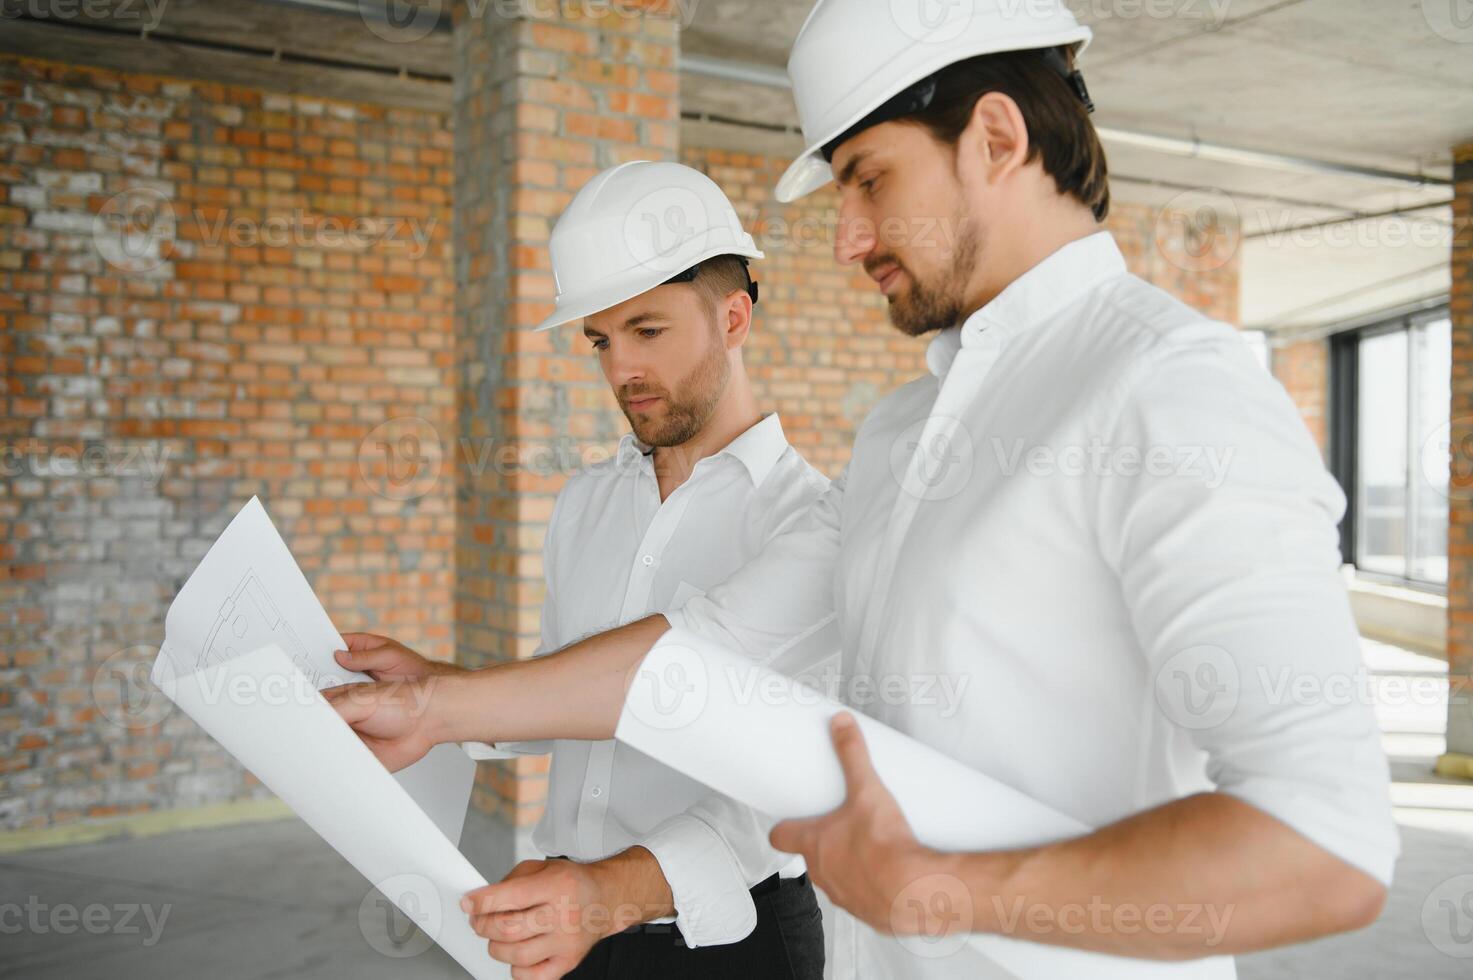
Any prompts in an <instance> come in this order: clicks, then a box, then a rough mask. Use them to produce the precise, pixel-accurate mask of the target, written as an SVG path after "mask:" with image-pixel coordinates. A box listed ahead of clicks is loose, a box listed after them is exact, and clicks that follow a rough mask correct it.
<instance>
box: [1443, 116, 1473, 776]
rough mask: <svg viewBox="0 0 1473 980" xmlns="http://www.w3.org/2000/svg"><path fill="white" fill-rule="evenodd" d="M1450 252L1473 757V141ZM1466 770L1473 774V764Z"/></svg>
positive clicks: (1452, 639)
mask: <svg viewBox="0 0 1473 980" xmlns="http://www.w3.org/2000/svg"><path fill="white" fill-rule="evenodd" d="M1455 161H1456V162H1455V165H1454V166H1455V173H1454V177H1455V182H1456V190H1455V195H1454V196H1455V200H1454V202H1453V218H1454V222H1453V228H1454V231H1455V237H1454V239H1453V251H1452V303H1451V305H1452V330H1453V377H1452V388H1453V399H1452V424H1453V428H1452V451H1453V453H1454V456H1453V464H1452V486H1451V493H1450V496H1451V507H1450V513H1449V518H1448V524H1449V527H1448V544H1447V547H1448V582H1447V596H1448V610H1447V612H1448V617H1447V618H1448V631H1447V654H1448V663H1449V668H1450V675H1451V677H1452V679H1453V691H1454V694H1455V695H1456V694H1458V693H1459V692H1461V694H1462V697H1461V698H1459V697H1453V698H1452V699H1450V707H1449V709H1448V730H1447V747H1448V751H1449V752H1456V753H1460V754H1461V755H1463V756H1466V757H1469V758H1473V143H1469V144H1466V145H1464V146H1461V147H1459V148H1458V149H1457V150H1456V152H1455ZM1463 774H1464V775H1465V776H1467V775H1473V765H1470V766H1465V767H1464V769H1463Z"/></svg>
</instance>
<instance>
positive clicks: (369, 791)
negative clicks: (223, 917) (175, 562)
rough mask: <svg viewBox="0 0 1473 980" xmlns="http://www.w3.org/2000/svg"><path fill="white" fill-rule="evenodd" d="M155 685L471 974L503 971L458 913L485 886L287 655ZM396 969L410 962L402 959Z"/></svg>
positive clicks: (233, 660)
mask: <svg viewBox="0 0 1473 980" xmlns="http://www.w3.org/2000/svg"><path fill="white" fill-rule="evenodd" d="M154 676H155V681H156V683H158V684H159V687H160V689H161V690H163V691H164V693H165V694H167V695H168V696H169V697H170V699H172V700H173V701H174V703H175V704H177V705H179V707H180V708H182V709H183V710H184V712H185V714H187V715H189V717H191V718H193V719H194V720H195V721H196V722H197V723H198V724H199V726H200V727H201V728H203V729H204V730H205V731H206V732H207V733H209V735H210V736H211V737H212V738H214V739H215V741H217V742H219V743H220V744H221V745H222V746H224V747H225V748H226V749H227V750H229V752H230V753H231V754H232V755H234V756H235V757H236V758H237V759H239V760H240V762H241V764H243V765H244V766H245V767H246V768H247V769H249V770H250V771H251V772H253V773H255V774H256V776H257V777H258V778H260V780H261V782H262V783H264V784H265V785H266V786H267V787H269V788H270V789H271V791H272V792H273V793H275V794H276V795H277V796H278V797H280V798H281V799H282V801H283V802H285V803H286V804H287V805H288V806H290V807H291V808H292V809H293V810H294V811H295V812H296V813H297V815H298V816H300V817H301V818H302V819H303V820H304V821H305V822H306V823H307V825H308V826H310V827H311V828H312V829H313V830H315V831H316V832H317V833H318V834H320V835H321V836H322V838H323V839H324V840H325V841H327V842H328V843H329V844H331V845H332V847H333V849H334V850H336V851H337V852H338V853H339V854H341V855H342V856H343V857H344V858H346V859H347V861H348V863H349V864H351V865H353V867H354V868H356V869H357V870H358V872H359V873H360V874H362V875H363V877H364V878H366V879H368V881H369V882H370V883H371V884H373V885H374V887H376V888H378V889H379V891H380V892H382V893H383V894H384V896H385V897H386V898H388V899H389V900H391V901H392V902H394V903H395V904H396V905H398V906H399V908H400V909H401V910H402V911H403V912H404V914H405V915H407V916H409V918H410V919H411V921H413V922H414V923H415V924H416V925H417V926H419V928H420V929H421V931H423V932H424V933H425V934H426V935H428V936H429V937H430V938H431V939H433V940H434V941H435V942H437V943H439V944H440V946H441V947H443V948H444V949H445V951H446V952H447V953H449V954H450V955H451V956H453V957H454V958H455V960H456V961H457V962H458V963H460V965H461V966H463V967H465V969H466V971H467V972H468V973H470V974H471V975H472V976H473V977H476V978H477V980H501V978H505V977H509V976H510V971H509V969H508V968H507V966H506V965H505V964H503V963H499V962H497V961H495V960H493V959H491V957H490V954H489V953H488V952H487V950H486V941H485V940H484V939H482V938H481V937H480V936H477V935H476V934H475V932H473V931H472V930H471V927H470V921H469V919H468V917H467V916H466V915H465V913H464V912H462V911H461V910H460V899H461V897H462V896H463V895H464V894H465V893H466V892H468V891H471V890H472V889H475V888H480V887H482V886H484V885H485V884H486V879H485V878H483V877H481V875H480V873H479V872H477V871H476V869H475V868H474V867H472V866H471V863H470V862H469V861H467V860H466V859H465V856H464V855H462V854H461V853H460V851H458V850H456V848H455V845H454V844H452V843H451V842H450V841H449V840H448V839H447V838H446V837H445V835H444V834H442V833H441V832H440V830H439V828H437V827H436V826H435V824H434V822H433V821H432V820H431V819H430V818H429V817H428V816H427V815H426V814H425V812H424V811H423V810H421V809H420V808H419V806H418V805H416V803H415V801H414V800H412V799H411V798H410V796H409V794H408V793H407V792H405V790H404V788H403V787H402V786H400V784H399V783H398V782H396V781H395V780H394V778H393V776H392V775H390V773H389V771H388V770H387V769H385V768H384V766H383V764H382V763H381V762H379V761H378V759H377V758H376V757H375V756H374V754H373V753H372V752H371V751H369V749H368V748H367V747H366V746H365V745H364V744H363V742H362V741H361V740H360V739H359V737H358V736H357V735H356V734H355V733H354V732H353V730H352V729H351V728H349V727H348V726H347V725H346V724H345V723H344V722H343V720H342V718H340V717H339V716H338V713H337V712H336V711H335V710H334V709H333V707H332V706H331V705H330V704H328V703H327V702H326V701H325V700H323V698H322V696H321V695H320V694H318V693H317V688H316V686H315V684H314V683H312V681H311V680H309V679H307V678H306V677H305V676H304V675H303V674H302V673H301V672H300V671H299V669H298V666H297V663H296V658H295V656H294V654H289V653H287V652H286V651H285V650H284V649H283V648H282V647H281V646H279V645H277V644H274V643H273V644H270V645H267V646H264V647H261V648H260V649H257V650H253V651H251V652H249V653H237V654H236V655H235V656H231V657H227V658H225V659H224V660H222V661H221V662H220V663H217V664H212V665H210V666H207V667H205V668H204V669H203V670H199V671H195V672H193V673H189V674H184V675H174V674H173V673H172V664H170V663H168V662H164V663H162V664H160V665H159V666H158V667H156V670H155V675H154ZM405 970H406V975H409V973H411V972H412V965H410V964H409V962H406V966H405Z"/></svg>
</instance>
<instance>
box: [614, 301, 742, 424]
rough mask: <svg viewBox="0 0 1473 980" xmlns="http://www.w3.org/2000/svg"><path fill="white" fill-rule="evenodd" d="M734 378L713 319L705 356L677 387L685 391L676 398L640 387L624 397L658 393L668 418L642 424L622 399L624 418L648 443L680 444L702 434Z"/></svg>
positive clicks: (621, 405)
mask: <svg viewBox="0 0 1473 980" xmlns="http://www.w3.org/2000/svg"><path fill="white" fill-rule="evenodd" d="M730 378H731V362H730V361H729V360H727V356H726V348H725V347H724V346H723V345H722V343H721V340H720V333H719V331H718V330H717V328H716V324H715V322H714V321H712V323H711V345H710V347H709V348H708V350H707V353H706V356H705V357H703V358H702V359H701V362H700V363H699V364H697V365H696V366H695V368H694V369H693V370H692V371H691V373H690V374H688V375H686V376H685V378H683V379H682V380H681V382H680V383H679V385H677V386H676V390H678V391H680V392H682V393H683V394H682V395H681V396H680V397H679V399H677V398H676V397H675V396H674V395H672V394H671V393H670V392H668V391H654V390H651V389H641V390H639V391H633V392H626V394H625V399H627V398H629V397H630V396H636V397H637V396H639V395H642V394H657V395H659V396H660V397H662V398H663V399H664V400H665V417H664V418H663V419H659V420H651V421H649V422H645V423H643V424H641V423H639V422H636V421H635V417H634V415H633V414H631V413H630V411H629V409H628V408H627V407H626V406H625V404H624V402H623V401H622V400H621V403H620V407H621V408H623V409H624V417H625V418H627V419H628V420H629V425H630V427H631V428H632V429H634V434H635V435H636V436H638V437H639V439H640V441H641V442H643V443H644V444H645V445H647V446H661V447H666V446H680V445H683V444H685V443H687V442H689V441H690V440H692V439H694V438H695V437H696V436H697V435H699V434H700V432H701V430H702V429H704V428H705V427H706V423H707V422H709V421H710V419H711V415H712V413H713V412H715V410H716V404H717V402H719V401H721V396H722V394H724V393H725V392H726V383H727V381H728V380H729V379H730Z"/></svg>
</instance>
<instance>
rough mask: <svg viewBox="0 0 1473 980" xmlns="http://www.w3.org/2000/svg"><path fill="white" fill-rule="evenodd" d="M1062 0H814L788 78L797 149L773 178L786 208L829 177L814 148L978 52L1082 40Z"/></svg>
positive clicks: (1085, 39)
mask: <svg viewBox="0 0 1473 980" xmlns="http://www.w3.org/2000/svg"><path fill="white" fill-rule="evenodd" d="M1090 36H1091V33H1090V29H1089V28H1088V27H1085V26H1083V25H1081V24H1080V23H1079V22H1078V21H1077V20H1075V19H1074V15H1073V14H1072V13H1070V11H1069V8H1068V7H1066V6H1065V5H1064V4H1063V2H1062V0H944V2H939V3H938V2H937V0H818V2H817V3H816V4H814V7H813V10H812V11H811V12H810V13H809V14H808V19H807V20H806V21H805V22H804V23H803V27H802V29H800V30H799V31H798V38H797V40H795V41H794V42H793V51H792V54H791V55H790V56H789V57H788V77H789V78H790V79H791V80H792V83H793V99H794V101H796V102H797V104H798V119H799V122H800V123H802V126H803V140H804V142H805V143H806V144H807V148H806V149H805V150H804V151H803V154H802V155H801V156H800V157H798V159H796V160H794V161H793V163H792V165H790V166H789V167H788V169H787V171H786V172H785V173H784V174H783V175H782V177H781V179H779V180H778V184H777V199H778V200H779V201H783V202H788V201H793V200H796V199H797V198H800V197H802V196H803V195H805V194H808V193H810V192H812V191H815V190H818V188H820V187H822V186H823V185H824V184H826V183H828V182H829V181H830V180H831V179H833V172H832V171H831V170H830V169H829V164H828V161H827V160H826V159H824V156H823V153H822V151H823V147H824V145H825V144H826V143H828V142H829V141H830V140H832V139H834V138H835V137H837V136H839V135H841V134H842V133H844V132H845V131H846V130H847V129H849V128H850V127H852V126H854V125H855V124H856V123H858V122H859V121H860V120H862V119H864V118H865V116H867V115H869V114H870V113H871V112H873V111H874V110H875V109H876V108H878V107H879V106H880V105H881V104H883V103H885V102H886V101H888V100H889V99H890V98H892V97H893V96H895V95H896V94H898V93H899V92H901V91H902V90H904V89H905V88H906V87H907V86H909V85H912V84H913V83H915V82H918V81H920V80H921V79H923V78H925V77H926V76H928V75H931V74H933V73H935V72H937V71H940V70H941V69H942V68H945V67H946V66H947V65H950V64H954V63H956V62H958V61H962V60H964V59H966V58H971V57H975V56H977V55H982V54H995V53H997V52H1001V51H1024V50H1030V49H1035V48H1051V47H1055V46H1057V45H1062V44H1075V43H1077V44H1079V45H1080V49H1081V50H1083V47H1084V46H1085V45H1087V44H1088V43H1089V39H1090Z"/></svg>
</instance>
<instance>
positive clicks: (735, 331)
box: [716, 289, 752, 350]
mask: <svg viewBox="0 0 1473 980" xmlns="http://www.w3.org/2000/svg"><path fill="white" fill-rule="evenodd" d="M721 302H722V308H723V309H724V310H725V315H724V316H718V317H717V321H716V322H717V323H718V324H720V325H721V326H722V327H723V330H722V333H723V335H724V337H725V341H726V349H727V350H736V349H737V348H738V347H740V346H742V344H744V343H746V342H747V334H748V333H749V332H751V329H752V297H750V296H748V295H747V291H746V290H745V289H734V290H732V291H731V292H730V293H729V294H727V297H726V299H724V300H722V301H721ZM723 320H724V321H725V322H723Z"/></svg>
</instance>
